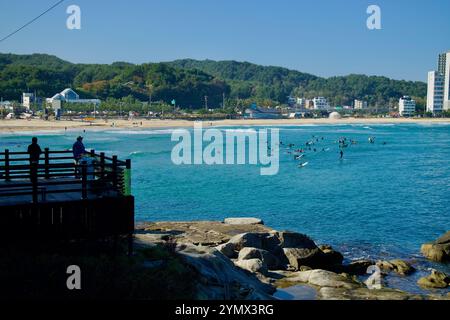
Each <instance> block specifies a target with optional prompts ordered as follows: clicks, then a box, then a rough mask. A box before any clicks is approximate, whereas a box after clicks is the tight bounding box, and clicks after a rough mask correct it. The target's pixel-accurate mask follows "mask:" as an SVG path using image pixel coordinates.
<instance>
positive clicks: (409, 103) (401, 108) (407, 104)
mask: <svg viewBox="0 0 450 320" xmlns="http://www.w3.org/2000/svg"><path fill="white" fill-rule="evenodd" d="M398 112H399V113H400V115H401V116H403V117H405V116H406V117H408V116H412V115H413V114H414V112H416V101H414V100H413V99H411V97H409V96H403V97H401V98H400V100H399V101H398Z"/></svg>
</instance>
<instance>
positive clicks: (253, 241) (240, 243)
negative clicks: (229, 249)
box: [228, 232, 268, 251]
mask: <svg viewBox="0 0 450 320" xmlns="http://www.w3.org/2000/svg"><path fill="white" fill-rule="evenodd" d="M267 235H268V233H252V232H248V233H241V234H238V235H235V236H234V237H232V238H231V239H230V241H228V242H229V243H231V244H232V245H233V246H234V250H236V251H240V250H241V249H242V248H245V247H252V248H258V249H263V241H262V239H263V238H264V237H266V236H267Z"/></svg>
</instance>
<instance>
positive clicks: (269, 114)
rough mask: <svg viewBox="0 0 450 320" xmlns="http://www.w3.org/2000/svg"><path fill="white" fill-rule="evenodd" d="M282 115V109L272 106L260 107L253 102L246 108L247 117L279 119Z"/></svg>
mask: <svg viewBox="0 0 450 320" xmlns="http://www.w3.org/2000/svg"><path fill="white" fill-rule="evenodd" d="M281 117H282V114H281V112H280V111H278V110H276V109H271V108H260V107H258V106H256V104H252V105H251V106H250V107H249V108H247V109H245V112H244V118H245V119H279V118H281Z"/></svg>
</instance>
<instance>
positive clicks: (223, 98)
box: [222, 92, 225, 109]
mask: <svg viewBox="0 0 450 320" xmlns="http://www.w3.org/2000/svg"><path fill="white" fill-rule="evenodd" d="M222 109H225V92H224V93H222Z"/></svg>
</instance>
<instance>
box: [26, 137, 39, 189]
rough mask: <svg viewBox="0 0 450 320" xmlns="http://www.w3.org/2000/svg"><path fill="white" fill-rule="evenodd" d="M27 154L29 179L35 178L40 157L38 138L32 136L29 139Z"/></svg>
mask: <svg viewBox="0 0 450 320" xmlns="http://www.w3.org/2000/svg"><path fill="white" fill-rule="evenodd" d="M27 152H28V154H29V155H30V180H31V182H33V181H34V179H36V180H37V173H38V172H37V168H38V165H39V158H40V157H41V154H42V150H41V147H40V146H39V144H38V138H36V137H33V138H32V139H31V144H30V145H29V146H28V151H27Z"/></svg>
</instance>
